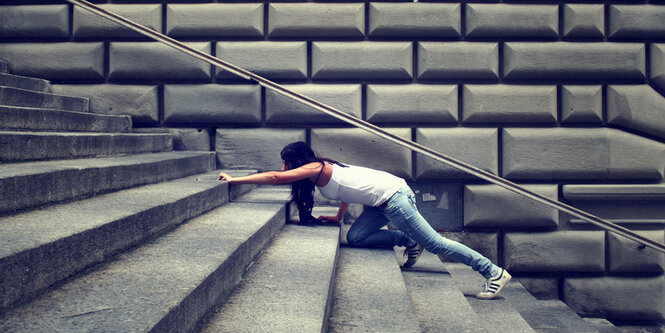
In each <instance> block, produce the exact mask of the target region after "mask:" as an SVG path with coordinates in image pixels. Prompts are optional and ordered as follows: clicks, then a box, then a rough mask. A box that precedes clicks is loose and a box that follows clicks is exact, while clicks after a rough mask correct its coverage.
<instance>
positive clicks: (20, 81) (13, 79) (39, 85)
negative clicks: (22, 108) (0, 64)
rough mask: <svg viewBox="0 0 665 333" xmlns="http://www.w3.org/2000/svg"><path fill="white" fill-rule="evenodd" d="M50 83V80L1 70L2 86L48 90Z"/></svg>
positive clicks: (0, 84) (0, 83) (0, 82)
mask: <svg viewBox="0 0 665 333" xmlns="http://www.w3.org/2000/svg"><path fill="white" fill-rule="evenodd" d="M50 84H51V83H50V82H49V81H48V80H44V79H38V78H33V77H28V76H21V75H14V74H8V73H2V72H0V86H5V87H13V88H19V89H25V90H33V91H37V92H48V91H49V90H48V89H49V86H50Z"/></svg>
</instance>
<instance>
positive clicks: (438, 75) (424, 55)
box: [417, 42, 499, 80]
mask: <svg viewBox="0 0 665 333" xmlns="http://www.w3.org/2000/svg"><path fill="white" fill-rule="evenodd" d="M417 60H418V78H419V79H424V80H426V79H468V80H474V79H475V80H496V79H498V77H499V44H497V43H470V42H419V43H418V59H417Z"/></svg>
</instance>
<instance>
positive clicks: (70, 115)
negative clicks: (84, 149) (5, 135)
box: [0, 106, 132, 133]
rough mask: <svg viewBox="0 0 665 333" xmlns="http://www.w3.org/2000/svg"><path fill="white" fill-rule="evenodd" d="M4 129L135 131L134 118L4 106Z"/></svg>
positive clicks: (0, 115)
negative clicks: (133, 127) (133, 126)
mask: <svg viewBox="0 0 665 333" xmlns="http://www.w3.org/2000/svg"><path fill="white" fill-rule="evenodd" d="M0 129H4V130H33V131H62V132H123V133H127V132H131V131H132V118H131V117H129V116H114V115H102V114H93V113H87V112H74V111H62V110H50V109H38V108H27V107H19V106H0Z"/></svg>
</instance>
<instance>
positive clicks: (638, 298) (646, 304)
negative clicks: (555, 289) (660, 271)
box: [563, 275, 665, 321]
mask: <svg viewBox="0 0 665 333" xmlns="http://www.w3.org/2000/svg"><path fill="white" fill-rule="evenodd" d="M608 290H611V291H612V292H607V291H608ZM563 297H564V301H565V302H566V304H568V306H570V307H571V308H572V309H573V310H575V312H577V313H578V314H580V315H581V316H584V317H604V318H607V319H609V320H631V321H640V320H645V321H649V320H651V321H662V320H663V319H664V314H665V278H663V276H662V275H661V276H657V277H609V276H606V277H596V278H566V279H565V280H564V285H563Z"/></svg>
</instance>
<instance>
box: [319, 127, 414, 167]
mask: <svg viewBox="0 0 665 333" xmlns="http://www.w3.org/2000/svg"><path fill="white" fill-rule="evenodd" d="M384 130H386V131H388V132H389V133H391V134H393V135H396V136H399V137H402V138H405V139H409V140H410V139H411V129H410V128H388V129H386V128H384ZM311 144H312V149H313V150H314V151H315V152H316V153H317V154H318V155H319V156H320V157H327V158H330V159H333V160H336V161H339V162H341V163H348V164H353V165H359V166H364V167H368V168H372V169H378V170H383V171H387V172H390V173H392V174H394V175H396V176H398V177H402V178H405V179H407V180H408V179H411V178H412V176H411V165H412V162H411V151H410V150H409V149H407V148H401V147H400V146H397V145H396V144H394V143H391V142H389V141H386V140H384V139H381V138H379V137H378V136H375V135H373V134H370V133H368V132H365V131H363V130H361V129H358V128H315V129H312V130H311Z"/></svg>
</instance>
